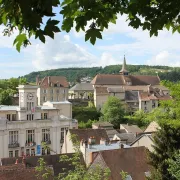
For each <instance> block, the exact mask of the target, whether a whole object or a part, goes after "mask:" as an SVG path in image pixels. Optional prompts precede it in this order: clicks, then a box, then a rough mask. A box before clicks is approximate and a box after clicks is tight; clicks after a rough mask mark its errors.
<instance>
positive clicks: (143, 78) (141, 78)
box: [129, 75, 160, 86]
mask: <svg viewBox="0 0 180 180" xmlns="http://www.w3.org/2000/svg"><path fill="white" fill-rule="evenodd" d="M129 78H130V79H131V82H132V85H133V86H137V85H150V84H151V85H159V84H160V79H159V77H158V76H147V75H129Z"/></svg>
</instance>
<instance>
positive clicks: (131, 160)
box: [90, 147, 150, 180]
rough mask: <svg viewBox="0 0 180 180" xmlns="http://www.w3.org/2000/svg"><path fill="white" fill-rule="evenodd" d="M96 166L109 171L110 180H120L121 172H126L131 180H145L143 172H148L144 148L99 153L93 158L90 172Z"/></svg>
mask: <svg viewBox="0 0 180 180" xmlns="http://www.w3.org/2000/svg"><path fill="white" fill-rule="evenodd" d="M97 165H100V166H101V167H102V168H109V169H110V171H111V177H110V180H122V178H121V175H120V172H121V171H124V172H127V173H128V175H130V176H131V177H132V179H133V180H145V179H146V178H145V172H148V171H149V170H150V167H149V165H148V163H147V150H146V148H145V147H132V148H124V149H116V150H106V151H101V152H99V154H98V155H97V156H96V157H95V159H94V161H93V163H92V165H91V166H90V170H91V169H92V168H95V167H96V166H97Z"/></svg>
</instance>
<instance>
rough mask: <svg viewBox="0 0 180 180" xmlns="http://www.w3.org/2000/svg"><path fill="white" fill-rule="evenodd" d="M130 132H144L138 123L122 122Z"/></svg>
mask: <svg viewBox="0 0 180 180" xmlns="http://www.w3.org/2000/svg"><path fill="white" fill-rule="evenodd" d="M121 125H122V126H123V127H124V128H125V129H126V130H127V131H128V132H129V133H142V132H143V131H142V130H141V129H140V128H139V127H138V126H137V125H127V124H121Z"/></svg>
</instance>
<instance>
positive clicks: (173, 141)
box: [150, 124, 180, 180]
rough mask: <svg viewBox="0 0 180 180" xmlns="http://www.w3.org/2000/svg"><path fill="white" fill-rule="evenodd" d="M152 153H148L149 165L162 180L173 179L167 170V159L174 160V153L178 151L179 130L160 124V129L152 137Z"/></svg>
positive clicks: (179, 142)
mask: <svg viewBox="0 0 180 180" xmlns="http://www.w3.org/2000/svg"><path fill="white" fill-rule="evenodd" d="M153 139H154V145H153V147H154V151H153V152H150V163H151V165H153V167H154V168H155V169H157V170H158V171H159V172H160V174H161V178H162V180H167V179H174V178H173V176H172V174H171V173H170V172H169V171H168V170H167V169H168V168H169V163H168V160H169V159H173V158H174V154H175V152H176V151H177V150H178V149H180V141H179V139H180V128H179V127H174V126H171V125H170V124H161V129H160V130H158V131H157V133H156V134H155V135H154V137H153Z"/></svg>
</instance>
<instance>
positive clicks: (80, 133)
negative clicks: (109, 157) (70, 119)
mask: <svg viewBox="0 0 180 180" xmlns="http://www.w3.org/2000/svg"><path fill="white" fill-rule="evenodd" d="M69 132H70V134H74V135H76V137H77V139H78V140H79V141H81V140H82V139H83V140H88V138H90V137H94V138H95V139H96V144H100V140H101V138H103V139H106V140H109V138H108V135H107V133H106V130H105V129H69Z"/></svg>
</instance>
